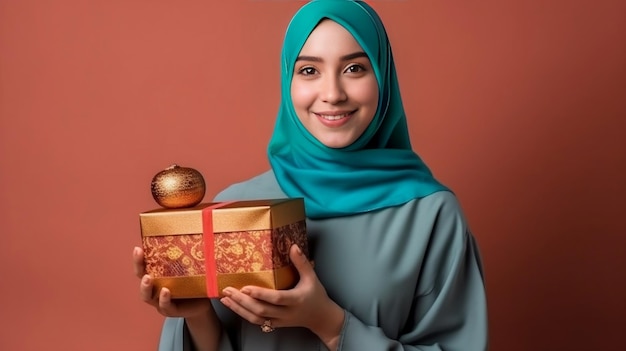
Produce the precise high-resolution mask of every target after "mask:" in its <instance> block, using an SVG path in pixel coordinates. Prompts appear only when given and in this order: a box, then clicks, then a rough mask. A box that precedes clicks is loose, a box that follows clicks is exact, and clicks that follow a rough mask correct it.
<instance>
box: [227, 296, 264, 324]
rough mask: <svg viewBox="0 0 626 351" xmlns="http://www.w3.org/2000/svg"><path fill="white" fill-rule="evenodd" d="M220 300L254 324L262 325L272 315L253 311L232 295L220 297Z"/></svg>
mask: <svg viewBox="0 0 626 351" xmlns="http://www.w3.org/2000/svg"><path fill="white" fill-rule="evenodd" d="M220 302H221V303H222V304H223V305H224V306H226V307H228V308H229V309H231V310H232V311H233V312H235V313H236V314H238V315H239V316H240V317H241V318H243V319H245V320H247V321H248V322H250V323H252V324H258V325H261V324H263V322H264V321H265V320H266V319H268V318H270V316H260V315H258V314H255V313H253V312H252V311H250V310H248V309H247V308H245V307H244V306H242V305H241V304H240V303H239V302H237V301H236V300H235V299H233V298H232V296H226V297H223V298H221V299H220Z"/></svg>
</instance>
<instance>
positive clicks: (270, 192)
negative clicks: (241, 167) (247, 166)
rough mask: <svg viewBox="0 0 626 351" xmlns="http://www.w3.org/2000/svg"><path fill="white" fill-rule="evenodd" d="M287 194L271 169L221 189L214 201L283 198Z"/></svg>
mask: <svg viewBox="0 0 626 351" xmlns="http://www.w3.org/2000/svg"><path fill="white" fill-rule="evenodd" d="M282 197H285V194H284V193H283V191H282V190H281V189H280V186H279V185H278V182H276V178H275V177H274V172H273V171H271V170H269V171H266V172H264V173H261V174H259V175H256V176H254V177H252V178H249V179H247V180H244V181H241V182H237V183H234V184H231V185H230V186H228V187H226V188H225V189H223V190H222V191H220V192H219V193H218V194H217V195H216V196H215V198H214V201H228V200H257V199H271V198H282Z"/></svg>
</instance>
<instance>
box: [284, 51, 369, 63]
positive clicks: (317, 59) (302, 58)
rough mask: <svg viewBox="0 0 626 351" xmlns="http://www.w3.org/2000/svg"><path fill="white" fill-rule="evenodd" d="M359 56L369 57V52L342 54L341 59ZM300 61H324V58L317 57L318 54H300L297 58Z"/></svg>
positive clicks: (345, 59) (346, 59)
mask: <svg viewBox="0 0 626 351" xmlns="http://www.w3.org/2000/svg"><path fill="white" fill-rule="evenodd" d="M358 57H365V58H368V57H367V54H366V53H365V52H363V51H357V52H353V53H351V54H347V55H344V56H341V57H340V59H341V61H348V60H353V59H355V58H358ZM298 61H313V62H322V61H323V60H322V58H321V57H317V56H298V57H297V58H296V62H298Z"/></svg>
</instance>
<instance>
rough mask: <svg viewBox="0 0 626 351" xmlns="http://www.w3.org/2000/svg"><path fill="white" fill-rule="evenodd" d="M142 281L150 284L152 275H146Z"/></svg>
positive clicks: (144, 283)
mask: <svg viewBox="0 0 626 351" xmlns="http://www.w3.org/2000/svg"><path fill="white" fill-rule="evenodd" d="M141 283H142V284H143V285H148V284H150V276H148V275H144V276H143V278H141Z"/></svg>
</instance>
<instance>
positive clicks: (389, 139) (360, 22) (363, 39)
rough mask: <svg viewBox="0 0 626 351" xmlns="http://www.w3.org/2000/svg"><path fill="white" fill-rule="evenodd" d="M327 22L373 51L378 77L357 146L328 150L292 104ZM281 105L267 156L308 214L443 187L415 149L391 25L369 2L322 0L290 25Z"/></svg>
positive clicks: (373, 204)
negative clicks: (298, 74) (316, 33)
mask: <svg viewBox="0 0 626 351" xmlns="http://www.w3.org/2000/svg"><path fill="white" fill-rule="evenodd" d="M323 19H330V20H333V21H335V22H337V23H338V24H340V25H342V26H343V27H344V28H345V29H346V30H348V31H349V32H350V33H351V34H352V35H353V37H354V38H355V39H356V41H357V42H358V43H359V45H360V46H361V47H362V48H363V50H364V51H365V53H366V54H367V55H368V57H369V59H370V61H371V63H372V66H373V68H374V73H375V75H376V79H377V81H378V89H379V94H378V95H379V100H378V108H377V111H376V115H375V116H374V119H373V120H372V122H371V123H370V125H369V126H368V127H367V129H366V130H365V131H364V133H363V134H362V135H361V136H360V137H359V138H358V139H357V140H356V141H355V142H354V143H352V144H351V145H349V146H347V147H345V148H340V149H333V148H329V147H326V146H325V145H323V144H322V143H321V142H319V141H318V140H317V139H316V138H315V137H314V136H313V135H311V134H310V133H309V132H308V131H307V130H306V129H305V128H304V126H303V125H302V123H301V122H300V120H299V119H298V116H297V115H296V113H295V110H294V108H293V103H292V101H291V93H290V90H291V80H292V77H293V73H294V65H295V60H296V58H297V56H298V55H299V53H300V50H301V49H302V46H303V45H304V43H305V42H306V40H307V38H308V36H309V35H310V34H311V32H312V31H313V30H314V29H315V27H316V26H317V24H318V23H319V22H320V21H322V20H323ZM281 60H282V66H281V104H280V107H279V110H278V115H277V119H276V125H275V128H274V132H273V134H272V137H271V139H270V142H269V145H268V149H267V152H268V158H269V162H270V164H271V166H272V169H273V171H274V175H275V177H276V180H277V182H278V184H279V185H280V187H281V189H282V190H283V191H284V192H285V194H286V195H287V196H289V197H302V198H304V201H305V208H306V212H307V216H308V217H309V218H327V217H339V216H347V215H352V214H357V213H363V212H368V211H373V210H377V209H381V208H385V207H391V206H397V205H401V204H404V203H406V202H408V201H411V200H413V199H416V198H421V197H424V196H427V195H429V194H432V193H434V192H437V191H442V190H448V189H447V188H446V187H445V186H444V185H442V184H441V183H440V182H438V181H437V180H436V179H435V178H434V177H433V175H432V173H431V171H430V170H429V169H428V167H427V166H426V164H425V163H424V162H423V161H422V160H421V158H420V157H419V156H418V155H417V154H416V153H415V152H414V151H413V150H412V147H411V142H410V138H409V132H408V128H407V121H406V115H405V113H404V107H403V105H402V98H401V95H400V90H399V85H398V79H397V76H396V70H395V65H394V61H393V55H392V52H391V47H390V44H389V39H388V37H387V33H386V31H385V28H384V26H383V24H382V22H381V20H380V18H379V17H378V15H377V14H376V12H375V11H374V10H373V9H372V8H371V7H370V6H369V5H368V4H366V3H365V2H362V1H347V0H315V1H311V2H309V3H307V4H306V5H304V6H303V7H302V8H301V9H300V10H299V11H298V12H297V13H296V14H295V15H294V17H293V18H292V20H291V22H290V23H289V26H288V28H287V31H286V34H285V38H284V43H283V50H282V54H281Z"/></svg>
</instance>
